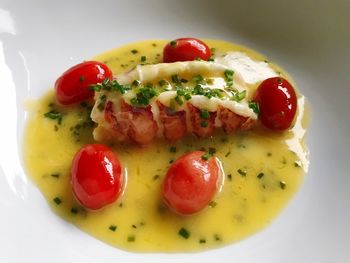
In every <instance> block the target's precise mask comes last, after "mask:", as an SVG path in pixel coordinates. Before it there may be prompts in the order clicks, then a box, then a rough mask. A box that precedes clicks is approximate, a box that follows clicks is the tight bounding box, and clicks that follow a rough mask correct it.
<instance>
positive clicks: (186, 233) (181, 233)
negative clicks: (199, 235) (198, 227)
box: [178, 227, 191, 239]
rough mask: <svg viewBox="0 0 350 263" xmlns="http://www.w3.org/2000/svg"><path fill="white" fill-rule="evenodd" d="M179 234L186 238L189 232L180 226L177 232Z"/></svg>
mask: <svg viewBox="0 0 350 263" xmlns="http://www.w3.org/2000/svg"><path fill="white" fill-rule="evenodd" d="M178 234H179V235H180V236H182V237H183V238H184V239H188V238H189V237H190V234H191V233H190V232H189V231H188V230H187V229H186V228H183V227H182V228H181V229H180V230H179V232H178Z"/></svg>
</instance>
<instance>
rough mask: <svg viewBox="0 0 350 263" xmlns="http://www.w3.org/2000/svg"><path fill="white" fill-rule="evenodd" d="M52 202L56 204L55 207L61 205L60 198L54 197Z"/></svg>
mask: <svg viewBox="0 0 350 263" xmlns="http://www.w3.org/2000/svg"><path fill="white" fill-rule="evenodd" d="M53 201H54V202H55V203H56V205H59V204H61V203H62V200H61V198H59V197H55V198H54V199H53Z"/></svg>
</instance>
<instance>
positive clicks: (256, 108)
mask: <svg viewBox="0 0 350 263" xmlns="http://www.w3.org/2000/svg"><path fill="white" fill-rule="evenodd" d="M248 106H249V108H251V109H252V110H253V111H254V112H255V113H256V114H259V113H260V108H259V104H258V103H257V102H255V101H251V102H249V104H248Z"/></svg>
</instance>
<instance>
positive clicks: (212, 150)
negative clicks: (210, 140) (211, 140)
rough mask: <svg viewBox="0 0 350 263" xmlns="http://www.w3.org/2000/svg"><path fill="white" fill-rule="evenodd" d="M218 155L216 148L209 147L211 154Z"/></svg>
mask: <svg viewBox="0 0 350 263" xmlns="http://www.w3.org/2000/svg"><path fill="white" fill-rule="evenodd" d="M215 153H216V149H215V148H214V147H209V154H210V155H213V154H215Z"/></svg>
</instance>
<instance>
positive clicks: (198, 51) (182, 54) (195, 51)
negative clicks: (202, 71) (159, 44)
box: [163, 38, 211, 63]
mask: <svg viewBox="0 0 350 263" xmlns="http://www.w3.org/2000/svg"><path fill="white" fill-rule="evenodd" d="M210 57H211V51H210V48H209V47H208V46H207V44H205V43H204V42H203V41H201V40H199V39H196V38H178V39H176V40H173V41H170V42H169V43H168V44H167V45H166V46H165V47H164V49H163V62H165V63H170V62H177V61H193V60H196V59H198V58H200V59H202V60H208V59H209V58H210Z"/></svg>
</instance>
